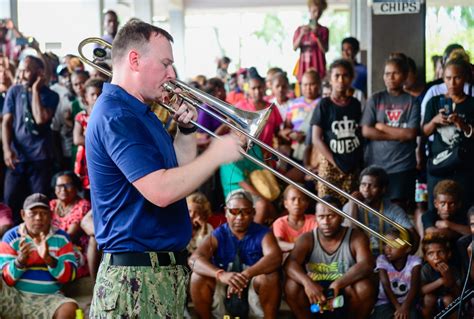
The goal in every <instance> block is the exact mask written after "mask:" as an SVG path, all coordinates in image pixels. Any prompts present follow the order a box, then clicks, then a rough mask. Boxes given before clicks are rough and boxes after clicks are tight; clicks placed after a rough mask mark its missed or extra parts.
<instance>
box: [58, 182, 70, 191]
mask: <svg viewBox="0 0 474 319" xmlns="http://www.w3.org/2000/svg"><path fill="white" fill-rule="evenodd" d="M61 188H64V190H67V191H70V190H72V189H73V188H74V184H73V183H65V184H58V185H56V189H57V190H60V189H61Z"/></svg>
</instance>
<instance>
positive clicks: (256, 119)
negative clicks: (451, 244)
mask: <svg viewBox="0 0 474 319" xmlns="http://www.w3.org/2000/svg"><path fill="white" fill-rule="evenodd" d="M91 43H93V44H96V45H97V44H98V45H100V46H102V47H103V48H95V49H94V53H93V54H94V55H95V56H97V57H105V49H111V48H112V45H111V44H110V43H108V42H106V41H104V40H102V39H101V38H86V39H84V40H83V41H81V42H80V43H79V46H78V52H79V56H80V59H81V60H82V61H83V62H84V63H86V64H88V65H90V66H92V67H93V68H95V69H97V70H99V71H100V72H102V73H104V74H106V75H108V76H110V77H112V72H110V71H109V70H107V69H104V68H102V67H101V66H99V65H97V64H96V63H95V62H94V61H92V60H90V59H88V58H86V57H85V55H84V53H83V48H84V46H86V45H87V44H91ZM163 88H164V89H165V90H166V91H168V92H169V93H171V94H173V95H177V96H178V97H179V98H181V99H182V100H184V101H186V102H187V103H189V104H191V105H193V106H194V107H196V108H199V109H200V110H201V111H204V112H206V113H208V114H209V115H211V116H212V117H214V118H216V119H218V120H220V121H221V122H222V123H225V124H226V125H227V126H228V127H229V128H231V129H232V130H234V131H237V132H239V133H241V134H243V135H244V136H246V137H247V138H248V139H249V141H251V143H255V144H257V145H258V146H260V147H261V148H263V149H265V150H266V151H268V152H269V153H271V154H272V155H274V156H276V157H277V158H278V159H279V160H283V161H284V162H286V163H288V164H290V165H291V166H293V167H295V168H297V169H298V170H300V171H301V172H303V173H304V174H306V175H309V176H311V177H312V178H314V179H315V180H317V181H318V182H320V183H323V184H325V185H326V186H327V187H329V188H331V189H332V190H333V191H335V192H336V193H338V194H339V195H341V196H343V197H345V198H347V199H349V200H351V201H353V202H355V203H356V204H357V205H358V206H360V207H362V208H364V209H365V210H366V211H368V212H371V213H372V214H375V215H376V216H377V217H378V218H381V219H383V220H384V221H385V222H387V223H389V224H390V225H392V226H393V227H395V228H396V229H398V230H399V231H400V237H399V238H396V239H389V238H387V237H386V236H385V235H383V234H380V233H378V232H377V231H375V230H373V229H371V228H370V227H368V225H365V224H363V223H362V222H360V221H358V220H357V219H356V218H354V217H352V216H351V215H349V214H347V213H345V212H343V211H342V210H340V209H339V208H337V207H335V206H334V205H332V204H331V203H329V202H326V201H325V200H323V199H322V198H320V197H318V196H317V195H315V194H313V193H312V192H310V191H309V190H307V189H305V188H304V187H302V186H300V185H299V184H298V183H295V182H294V181H293V180H291V179H290V178H288V177H286V176H285V175H283V174H282V173H280V172H278V171H277V170H275V169H274V168H272V167H270V166H268V165H267V164H266V163H264V162H262V161H261V160H259V159H257V158H255V157H252V156H250V155H249V154H247V153H246V152H245V151H244V150H241V151H240V153H241V154H242V156H243V157H245V158H246V159H248V160H250V161H251V162H253V163H255V164H256V165H258V166H260V167H262V168H265V169H267V170H269V171H270V172H271V173H272V174H274V175H275V176H276V177H278V178H280V179H281V180H283V181H284V182H286V183H288V184H291V185H292V186H294V187H296V188H297V189H298V190H299V191H301V192H302V193H304V194H306V195H307V196H308V197H310V198H312V199H314V200H316V201H317V202H319V203H321V204H323V205H325V206H326V207H327V208H329V209H331V210H332V211H334V212H336V213H338V214H339V215H341V216H343V217H345V218H347V219H349V220H350V221H351V222H352V223H354V224H356V225H357V226H359V227H360V228H362V229H363V230H365V231H366V232H368V233H370V234H371V235H373V236H375V237H377V238H378V239H380V240H382V241H383V242H385V243H386V244H388V245H390V246H391V247H394V248H400V247H403V246H406V245H409V246H411V244H410V242H409V238H410V237H409V233H408V231H407V230H406V229H405V228H404V227H403V226H401V225H400V224H398V223H396V222H394V221H393V220H391V219H390V218H387V217H386V216H384V215H383V214H381V213H380V212H378V211H376V210H374V209H373V208H371V207H369V206H368V205H367V204H365V203H363V202H362V201H360V200H359V199H357V198H355V197H353V196H351V195H350V194H348V193H346V192H344V191H343V190H341V189H339V188H338V187H336V186H334V185H333V184H331V183H330V182H328V181H326V180H325V179H323V178H321V177H320V176H318V175H316V174H315V173H313V172H311V171H309V170H308V169H306V168H305V167H303V166H302V165H300V164H298V163H296V162H295V161H293V160H292V159H291V158H289V157H287V156H285V155H283V154H282V153H280V152H279V151H277V150H275V149H273V148H272V147H270V146H268V145H267V144H265V143H263V142H261V141H260V140H259V139H257V137H258V135H259V133H260V132H261V130H262V129H263V127H264V126H265V124H266V122H267V119H268V117H269V116H270V113H271V110H272V106H270V107H269V108H267V109H264V110H261V111H257V112H249V111H244V110H240V109H238V108H236V107H234V106H233V105H231V104H228V103H225V102H223V101H220V100H218V99H217V98H215V97H214V96H212V95H210V94H207V93H205V92H203V91H201V90H198V89H196V88H193V87H192V86H190V85H188V84H186V83H184V82H183V81H180V80H178V79H176V80H172V81H168V82H165V83H164V84H163ZM176 89H179V90H180V92H179V93H175V90H176ZM158 104H159V105H160V106H162V107H164V108H165V109H167V110H168V111H169V112H170V113H171V114H174V112H175V110H174V108H173V107H172V106H170V105H168V104H166V103H162V102H158ZM203 104H205V105H207V106H208V107H203ZM191 123H192V124H194V125H196V126H197V127H199V128H200V129H202V130H203V131H204V132H206V133H207V134H209V135H210V136H213V137H214V138H220V137H219V136H218V135H216V134H215V133H214V132H212V131H210V130H209V129H207V128H206V127H204V126H202V125H200V124H198V123H197V122H195V121H191Z"/></svg>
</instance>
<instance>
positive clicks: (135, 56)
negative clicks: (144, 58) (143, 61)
mask: <svg viewBox="0 0 474 319" xmlns="http://www.w3.org/2000/svg"><path fill="white" fill-rule="evenodd" d="M128 64H129V66H130V69H131V70H132V71H138V67H139V65H140V54H139V53H138V51H137V50H135V49H132V50H130V51H129V52H128Z"/></svg>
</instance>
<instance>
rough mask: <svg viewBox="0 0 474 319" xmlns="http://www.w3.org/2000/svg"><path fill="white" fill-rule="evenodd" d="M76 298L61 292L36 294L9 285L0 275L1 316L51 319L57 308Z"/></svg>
mask: <svg viewBox="0 0 474 319" xmlns="http://www.w3.org/2000/svg"><path fill="white" fill-rule="evenodd" d="M68 302H72V303H76V301H75V300H74V299H71V298H67V297H65V296H64V295H61V294H59V293H58V294H51V295H34V294H29V293H24V292H21V291H18V290H17V289H16V288H15V287H10V286H7V284H6V283H5V281H3V279H2V278H1V277H0V318H3V319H19V318H23V319H28V318H31V319H51V318H53V316H54V313H55V312H56V310H58V308H59V307H61V306H62V305H63V304H65V303H68Z"/></svg>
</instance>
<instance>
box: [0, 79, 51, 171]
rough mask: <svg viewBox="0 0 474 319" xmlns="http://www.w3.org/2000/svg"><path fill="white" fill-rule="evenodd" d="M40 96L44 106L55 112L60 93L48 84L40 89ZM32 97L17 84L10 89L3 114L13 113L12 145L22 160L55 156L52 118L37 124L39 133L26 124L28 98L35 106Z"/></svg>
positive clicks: (39, 159)
mask: <svg viewBox="0 0 474 319" xmlns="http://www.w3.org/2000/svg"><path fill="white" fill-rule="evenodd" d="M23 96H24V97H23ZM39 96H40V100H41V105H42V106H43V107H45V108H48V109H50V110H51V112H53V113H54V112H56V108H57V106H58V103H59V95H58V94H57V93H56V92H54V91H52V90H50V89H49V88H48V87H47V86H43V87H42V88H41V89H40V92H39ZM31 98H32V93H31V92H28V91H27V90H26V88H25V87H24V86H23V85H21V84H17V85H14V86H12V87H10V88H9V89H8V91H7V95H6V97H5V102H4V105H3V114H6V113H11V114H12V115H13V125H12V129H13V136H12V145H11V147H12V149H13V151H14V152H15V153H16V154H17V156H18V160H19V161H20V162H31V161H41V160H47V159H51V158H53V140H52V133H51V120H52V119H51V120H50V121H49V122H47V123H45V124H41V125H38V126H37V130H38V133H39V134H33V133H31V132H30V131H29V130H28V128H27V126H26V124H25V109H26V107H27V104H26V103H27V102H26V99H28V103H29V104H30V107H33V106H32V104H31V103H32V102H31Z"/></svg>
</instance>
